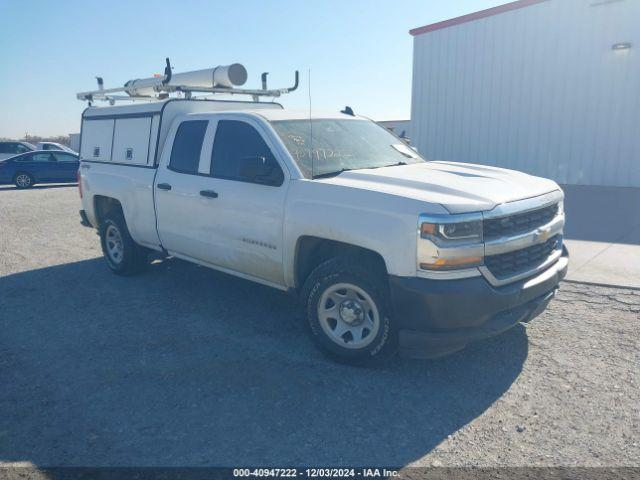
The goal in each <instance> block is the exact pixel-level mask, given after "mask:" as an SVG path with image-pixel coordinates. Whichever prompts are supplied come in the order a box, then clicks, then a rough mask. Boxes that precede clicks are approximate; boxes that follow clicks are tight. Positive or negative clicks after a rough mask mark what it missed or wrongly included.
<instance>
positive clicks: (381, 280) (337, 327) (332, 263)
mask: <svg viewBox="0 0 640 480" xmlns="http://www.w3.org/2000/svg"><path fill="white" fill-rule="evenodd" d="M372 272H375V269H373V270H372V269H371V268H369V269H367V264H366V260H365V261H361V260H355V259H349V258H341V257H338V258H332V259H330V260H327V261H326V262H324V263H322V264H321V265H319V266H318V267H317V268H316V269H315V270H313V272H311V274H310V275H309V278H308V279H307V281H306V282H305V285H304V287H303V291H302V299H303V301H304V302H306V316H307V320H308V322H309V327H310V332H311V336H312V338H313V340H314V342H315V343H316V345H317V346H318V347H319V348H320V350H322V351H323V352H324V353H325V354H326V355H327V356H328V357H329V358H331V359H333V360H335V361H338V362H340V363H351V364H359V365H374V364H377V363H380V362H383V361H385V360H387V359H389V358H390V357H391V356H392V355H393V354H395V352H396V350H397V337H396V332H395V329H394V326H393V322H392V319H391V318H390V312H391V310H390V308H389V303H390V302H389V293H388V288H387V286H386V282H385V277H384V275H382V274H378V275H376V274H375V273H372Z"/></svg>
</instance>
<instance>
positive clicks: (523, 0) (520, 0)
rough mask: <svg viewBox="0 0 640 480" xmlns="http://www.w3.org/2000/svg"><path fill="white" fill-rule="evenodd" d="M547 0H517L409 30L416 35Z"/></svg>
mask: <svg viewBox="0 0 640 480" xmlns="http://www.w3.org/2000/svg"><path fill="white" fill-rule="evenodd" d="M546 1H548V0H517V1H515V2H511V3H507V4H505V5H498V6H497V7H493V8H488V9H486V10H480V11H479V12H473V13H469V14H467V15H462V16H461V17H456V18H450V19H449V20H444V21H442V22H438V23H432V24H431V25H425V26H424V27H418V28H414V29H411V30H409V33H410V34H411V35H413V36H415V35H420V34H422V33H428V32H433V31H434V30H440V29H441V28H447V27H452V26H453V25H460V24H461V23H466V22H472V21H473V20H479V19H481V18H486V17H491V16H493V15H498V14H499V13H504V12H510V11H511V10H518V9H519V8H524V7H529V6H531V5H536V4H538V3H542V2H546Z"/></svg>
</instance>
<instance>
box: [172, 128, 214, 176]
mask: <svg viewBox="0 0 640 480" xmlns="http://www.w3.org/2000/svg"><path fill="white" fill-rule="evenodd" d="M207 123H208V122H207V120H188V121H186V122H182V123H181V124H180V126H179V127H178V131H177V132H176V136H175V138H174V140H173V146H172V147H171V158H170V160H169V169H170V170H173V171H174V172H179V173H190V174H197V173H198V164H199V163H200V151H201V150H202V141H203V140H204V134H205V132H206V130H207Z"/></svg>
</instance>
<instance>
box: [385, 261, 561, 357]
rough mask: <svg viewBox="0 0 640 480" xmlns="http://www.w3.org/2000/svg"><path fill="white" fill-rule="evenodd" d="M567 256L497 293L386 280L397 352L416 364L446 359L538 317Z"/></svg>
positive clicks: (468, 285)
mask: <svg viewBox="0 0 640 480" xmlns="http://www.w3.org/2000/svg"><path fill="white" fill-rule="evenodd" d="M568 265H569V254H568V252H567V250H566V248H563V252H562V256H561V257H560V259H559V260H558V261H557V262H556V263H554V264H553V265H552V266H550V267H549V268H548V269H546V270H544V271H543V272H540V273H538V274H537V275H535V276H533V277H529V278H526V279H523V280H520V281H517V282H513V283H510V284H508V285H504V286H501V287H494V286H492V285H490V284H489V282H487V280H485V279H484V277H474V278H465V279H460V280H429V279H424V278H417V277H395V276H391V277H390V278H389V286H390V290H391V299H392V302H393V310H394V314H395V318H396V322H398V327H399V343H400V351H401V353H402V354H403V355H406V356H409V357H414V358H430V357H438V356H442V355H446V354H448V353H451V352H454V351H456V350H460V349H461V348H464V346H465V345H467V344H468V343H470V342H473V341H475V340H479V339H482V338H487V337H491V336H494V335H498V334H500V333H502V332H504V331H505V330H508V329H509V328H511V327H513V326H515V325H517V324H518V323H520V322H528V321H530V320H531V319H533V318H534V317H536V316H537V315H539V314H540V313H541V312H542V311H543V310H544V309H545V307H546V306H547V304H548V303H549V301H550V300H551V299H552V298H553V296H554V294H555V291H556V289H557V288H558V284H559V283H560V281H561V280H562V279H563V278H564V277H565V276H566V274H567V269H568Z"/></svg>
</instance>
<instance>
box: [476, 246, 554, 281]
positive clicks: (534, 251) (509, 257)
mask: <svg viewBox="0 0 640 480" xmlns="http://www.w3.org/2000/svg"><path fill="white" fill-rule="evenodd" d="M560 248H562V235H556V236H554V237H551V238H550V239H549V240H547V241H546V242H544V243H539V244H537V245H532V246H530V247H527V248H523V249H521V250H514V251H513V252H507V253H501V254H499V255H490V256H488V257H485V259H484V262H485V265H486V266H487V268H488V269H489V271H490V272H491V273H492V274H493V276H494V277H496V278H497V279H499V280H503V279H505V278H508V277H512V276H514V275H517V274H519V273H522V272H526V271H529V270H533V269H535V268H537V267H539V266H540V265H542V264H543V263H544V262H545V260H546V259H547V258H549V256H550V255H551V254H552V253H553V252H554V251H555V250H558V249H560Z"/></svg>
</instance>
